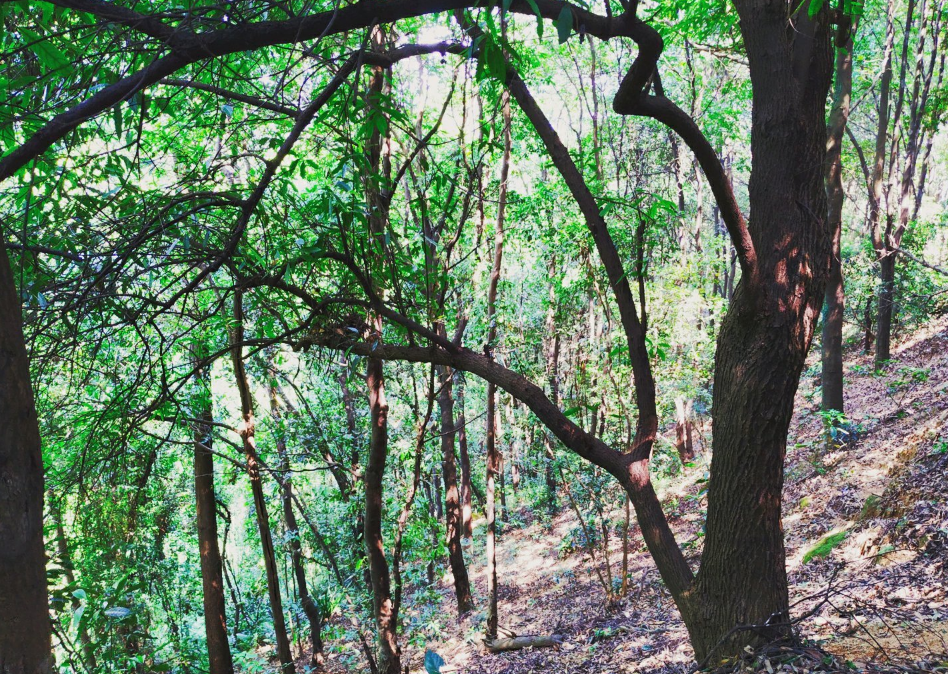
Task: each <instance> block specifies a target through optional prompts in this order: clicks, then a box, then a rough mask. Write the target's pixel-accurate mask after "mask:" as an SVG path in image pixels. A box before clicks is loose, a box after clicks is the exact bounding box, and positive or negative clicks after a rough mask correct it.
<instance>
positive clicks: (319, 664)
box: [269, 364, 326, 672]
mask: <svg viewBox="0 0 948 674" xmlns="http://www.w3.org/2000/svg"><path fill="white" fill-rule="evenodd" d="M270 368H271V372H270V373H269V374H270V418H271V419H272V420H273V423H274V426H275V428H276V445H277V453H278V454H279V456H280V471H281V472H282V473H283V476H284V477H283V483H282V485H281V487H282V489H281V493H282V496H283V519H284V521H285V522H286V530H287V537H288V538H289V547H290V559H291V562H292V564H293V575H294V576H295V578H296V586H297V590H298V592H299V597H300V606H302V608H303V613H305V614H306V620H307V621H308V622H309V634H310V643H311V645H312V656H311V657H310V667H312V668H313V670H314V671H317V672H318V671H322V670H323V669H324V667H325V665H326V656H325V655H324V654H323V639H322V622H323V618H322V616H321V615H320V613H319V605H318V604H317V603H316V602H315V601H314V600H313V597H312V595H310V593H309V586H308V584H307V582H306V568H305V567H304V565H303V546H302V543H301V542H300V527H299V524H298V523H297V521H296V513H295V512H294V510H293V482H292V477H291V472H290V457H289V454H288V452H287V450H286V429H285V428H284V422H283V414H282V412H281V410H280V390H279V387H278V386H277V381H276V377H275V372H274V371H273V369H272V368H273V366H272V364H271V366H270Z"/></svg>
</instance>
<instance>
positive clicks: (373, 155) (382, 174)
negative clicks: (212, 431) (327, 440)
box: [364, 27, 401, 674]
mask: <svg viewBox="0 0 948 674" xmlns="http://www.w3.org/2000/svg"><path fill="white" fill-rule="evenodd" d="M371 40H372V44H373V46H374V47H376V48H380V47H382V46H383V45H384V44H385V42H386V36H385V34H384V32H383V30H382V29H381V28H379V27H376V28H373V29H372V36H371ZM370 73H371V74H370V80H369V87H368V91H367V106H369V107H377V106H379V105H380V104H381V102H382V101H381V98H382V96H384V95H385V94H386V93H390V91H391V83H390V82H389V79H388V75H389V74H390V73H388V71H387V69H386V68H383V67H379V66H375V67H373V68H372V69H371V71H370ZM366 155H367V157H366V159H367V165H368V167H369V172H368V173H367V175H366V176H365V195H366V205H367V207H368V225H369V238H370V242H369V246H370V251H371V252H370V253H369V257H370V259H371V260H372V261H373V263H374V264H375V267H376V268H377V269H379V270H380V271H379V272H378V273H380V274H381V273H384V272H382V271H381V269H382V267H383V266H384V263H385V259H384V258H385V248H386V246H385V233H386V228H387V226H388V201H387V200H386V199H385V197H384V196H383V190H384V189H387V187H388V183H389V181H390V180H391V174H392V167H391V154H390V148H389V147H388V138H387V137H385V136H383V134H382V133H381V131H379V129H378V128H377V126H376V128H375V129H374V130H373V131H372V133H371V135H370V136H369V138H368V141H367V143H366ZM369 324H370V325H371V328H372V331H373V333H374V335H375V336H376V338H377V339H379V340H381V337H382V328H383V326H382V317H381V316H379V315H378V314H374V315H371V316H369ZM366 383H367V384H368V389H369V419H370V426H371V432H370V438H369V456H368V461H367V462H366V466H365V478H364V481H365V528H364V538H365V548H366V556H367V557H368V560H369V577H370V579H371V581H372V605H373V612H374V614H375V624H376V629H377V637H378V649H379V650H378V670H379V674H400V670H401V648H400V647H399V645H398V615H397V613H396V611H395V604H394V602H393V600H392V589H391V577H390V572H389V567H388V560H387V559H386V558H385V547H384V543H383V539H382V520H383V498H382V494H383V484H384V480H385V463H386V461H387V459H388V401H387V400H386V398H385V373H384V367H383V362H382V359H380V358H374V357H371V356H370V357H369V359H368V363H367V365H366Z"/></svg>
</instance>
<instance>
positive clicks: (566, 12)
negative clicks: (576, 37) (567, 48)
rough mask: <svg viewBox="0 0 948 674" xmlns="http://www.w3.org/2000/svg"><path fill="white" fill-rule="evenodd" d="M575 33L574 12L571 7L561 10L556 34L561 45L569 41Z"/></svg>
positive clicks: (557, 20)
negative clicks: (571, 34)
mask: <svg viewBox="0 0 948 674" xmlns="http://www.w3.org/2000/svg"><path fill="white" fill-rule="evenodd" d="M572 32H573V12H572V10H570V8H569V7H564V8H563V9H562V10H560V15H559V16H558V17H557V19H556V33H557V35H559V37H560V44H563V43H564V42H566V41H567V40H568V39H569V36H570V33H572Z"/></svg>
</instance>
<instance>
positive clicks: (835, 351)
mask: <svg viewBox="0 0 948 674" xmlns="http://www.w3.org/2000/svg"><path fill="white" fill-rule="evenodd" d="M844 5H845V3H844V2H840V3H839V7H838V8H837V11H838V12H839V14H840V17H841V18H840V20H839V25H837V27H836V35H835V44H834V47H835V50H836V66H835V77H834V89H833V107H832V110H831V111H830V116H829V128H828V129H827V138H826V195H827V207H828V209H829V210H828V214H827V222H828V224H829V231H830V235H831V236H832V244H833V252H832V257H831V258H830V274H829V278H828V279H827V283H826V295H825V299H824V301H823V339H822V351H823V353H822V356H823V357H822V365H823V376H822V382H823V387H822V395H823V411H824V412H826V411H829V410H836V411H837V412H840V413H842V412H843V318H844V312H845V308H846V294H845V289H844V287H843V261H842V246H841V244H842V238H843V202H844V201H845V199H846V193H845V191H844V190H843V137H844V136H845V135H846V125H847V124H848V123H849V110H850V99H851V98H852V92H853V48H854V47H855V39H854V37H855V34H856V27H857V25H858V22H859V17H858V16H856V17H851V16H848V15H847V14H846V13H845V11H844V9H845V7H844Z"/></svg>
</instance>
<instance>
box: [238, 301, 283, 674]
mask: <svg viewBox="0 0 948 674" xmlns="http://www.w3.org/2000/svg"><path fill="white" fill-rule="evenodd" d="M234 319H235V324H234V329H233V332H232V335H231V339H232V342H231V360H232V362H233V366H234V377H235V379H236V381H237V389H238V391H239V392H240V407H241V416H242V420H241V423H240V427H239V432H240V437H241V439H242V440H243V446H244V458H245V460H246V462H247V475H248V477H249V478H250V491H251V493H252V494H253V505H254V510H255V512H256V515H257V529H258V531H259V532H260V546H261V548H262V550H263V564H264V569H265V571H266V577H267V592H268V595H269V598H270V612H271V614H272V617H273V632H274V635H275V637H276V642H277V655H278V656H279V658H280V666H281V668H282V671H283V674H294V673H295V671H296V666H295V665H294V663H293V654H292V653H291V652H290V640H289V637H287V633H286V618H285V617H284V615H283V599H282V597H281V596H280V576H279V572H278V570H277V563H276V552H275V551H274V549H273V535H272V534H271V532H270V515H269V514H268V512H267V501H266V499H265V498H264V495H263V484H262V483H261V481H260V463H259V461H258V459H257V444H256V441H255V440H254V431H255V423H256V422H255V421H254V415H253V396H252V394H251V392H250V381H249V380H248V379H247V371H246V370H245V369H244V359H243V348H242V343H243V339H244V326H243V324H244V310H243V297H242V292H241V291H240V290H237V291H236V292H235V294H234Z"/></svg>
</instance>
